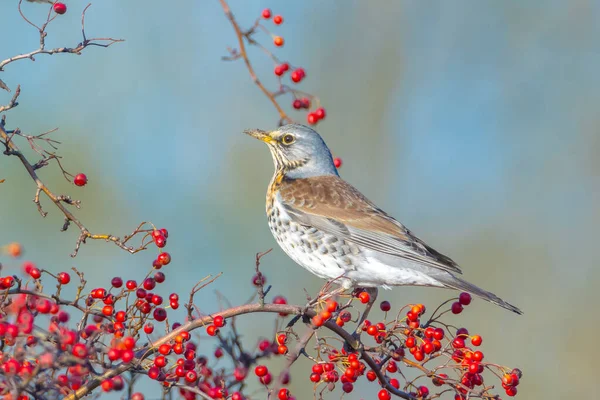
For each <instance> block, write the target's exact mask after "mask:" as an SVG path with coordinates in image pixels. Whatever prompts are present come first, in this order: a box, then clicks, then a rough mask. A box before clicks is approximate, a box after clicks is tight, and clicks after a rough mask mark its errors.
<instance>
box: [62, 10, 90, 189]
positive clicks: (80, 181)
mask: <svg viewBox="0 0 600 400" xmlns="http://www.w3.org/2000/svg"><path fill="white" fill-rule="evenodd" d="M58 4H62V3H55V4H54V10H56V6H57V5H58ZM62 5H63V7H65V11H67V6H65V5H64V4H62ZM59 14H64V12H61V13H59ZM73 183H74V184H75V185H76V186H85V184H86V183H87V176H85V174H77V175H75V178H74V179H73Z"/></svg>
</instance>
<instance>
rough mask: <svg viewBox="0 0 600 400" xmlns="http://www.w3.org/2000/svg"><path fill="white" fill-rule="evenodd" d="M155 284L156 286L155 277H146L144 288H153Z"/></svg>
mask: <svg viewBox="0 0 600 400" xmlns="http://www.w3.org/2000/svg"><path fill="white" fill-rule="evenodd" d="M155 286H156V282H155V281H154V279H153V278H146V279H144V289H146V290H152V289H154V287H155Z"/></svg>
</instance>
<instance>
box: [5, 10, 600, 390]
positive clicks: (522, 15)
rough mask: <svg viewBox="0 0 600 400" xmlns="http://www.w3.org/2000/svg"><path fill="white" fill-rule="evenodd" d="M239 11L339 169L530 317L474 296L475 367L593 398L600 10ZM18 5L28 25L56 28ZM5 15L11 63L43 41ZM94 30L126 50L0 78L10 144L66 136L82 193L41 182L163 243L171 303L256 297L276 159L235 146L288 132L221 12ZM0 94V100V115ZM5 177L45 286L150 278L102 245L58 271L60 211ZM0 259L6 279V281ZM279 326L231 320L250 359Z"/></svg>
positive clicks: (58, 39) (123, 14)
mask: <svg viewBox="0 0 600 400" xmlns="http://www.w3.org/2000/svg"><path fill="white" fill-rule="evenodd" d="M66 3H67V5H68V7H69V10H68V12H67V13H66V14H65V15H63V16H60V17H59V18H57V19H56V21H54V22H53V23H52V24H51V25H50V27H49V36H48V39H47V43H48V46H49V47H56V46H64V45H67V46H75V45H76V44H77V43H78V42H79V41H80V33H79V24H80V14H81V10H82V9H83V7H84V5H85V4H84V3H81V2H79V1H68V2H66ZM230 6H231V7H232V9H233V11H234V13H235V15H236V16H237V18H238V20H239V21H240V23H241V25H242V26H246V27H247V26H250V25H251V23H252V22H253V21H254V19H255V18H256V17H257V16H258V15H259V14H260V12H261V10H262V9H263V8H264V7H271V8H272V9H273V11H274V13H276V14H277V13H281V14H282V15H283V17H284V19H285V22H284V24H283V25H281V26H280V27H276V28H275V29H273V30H274V31H275V32H277V33H278V34H281V35H282V36H283V37H284V38H285V40H286V45H285V47H284V48H282V49H278V50H277V55H278V56H280V57H281V58H282V59H287V60H289V61H291V62H292V63H293V64H295V65H301V66H303V67H305V68H306V71H307V79H306V81H305V82H303V83H302V84H301V86H300V88H301V89H303V90H306V91H310V92H313V93H315V94H318V95H319V96H320V97H321V99H322V102H323V104H324V106H325V107H326V109H327V112H328V117H327V119H326V120H325V121H324V122H322V123H321V124H320V125H319V126H318V130H319V132H320V133H321V134H322V135H323V136H324V138H325V140H326V141H327V143H328V144H329V146H330V147H331V149H332V151H333V152H334V155H337V156H341V157H342V158H343V160H344V166H343V167H342V169H341V175H342V176H343V177H344V178H345V179H347V180H348V181H350V182H351V183H352V184H354V185H355V186H356V187H358V188H359V189H360V190H362V191H363V192H364V193H365V194H366V195H367V196H368V197H370V198H371V199H372V200H373V201H375V202H376V203H377V204H378V205H379V206H381V207H382V208H383V209H385V210H386V211H388V212H389V213H390V214H392V215H394V216H395V217H397V218H398V219H399V220H401V221H402V222H403V223H405V224H406V225H407V226H408V227H409V228H411V229H412V230H413V231H414V232H415V233H416V234H417V235H419V236H421V237H422V238H423V239H425V240H426V241H427V242H428V243H430V244H431V245H433V247H434V248H436V249H438V250H439V251H442V252H443V253H446V254H448V255H450V256H451V257H452V258H454V259H455V260H456V261H457V262H458V263H459V264H461V266H462V267H463V270H464V272H465V277H466V278H467V279H468V280H470V281H472V282H474V283H476V284H478V285H480V286H482V287H484V288H486V289H488V290H490V291H493V292H495V293H496V294H498V295H500V296H501V297H503V298H505V299H506V300H508V301H510V302H511V303H514V304H516V305H518V306H519V307H521V308H522V309H523V310H524V312H525V315H524V316H521V317H519V316H516V315H513V314H511V313H509V312H507V311H505V310H503V309H501V308H498V307H495V306H492V305H490V304H488V303H485V302H483V301H475V302H474V304H473V305H472V306H469V307H468V308H467V310H466V312H465V313H464V314H463V315H461V316H460V317H451V318H450V320H451V321H453V322H455V323H456V324H458V325H465V326H468V327H469V328H470V329H471V332H472V333H474V332H473V331H476V332H477V333H479V334H481V335H482V336H483V338H484V345H483V350H484V351H485V354H486V358H487V359H489V360H494V361H496V362H498V363H502V364H508V365H511V366H518V367H520V368H522V370H523V371H524V379H523V381H522V384H521V386H520V387H519V393H520V394H519V396H518V397H520V398H522V399H542V398H544V399H559V398H597V397H599V390H598V385H597V383H596V382H595V380H596V378H597V374H598V367H597V364H596V362H597V360H598V356H599V355H600V353H599V351H598V348H597V346H595V345H594V340H593V335H594V332H596V331H597V330H598V329H599V328H600V324H599V322H600V321H599V319H600V318H599V317H598V311H597V310H596V306H598V305H599V304H600V295H599V292H598V290H597V288H596V286H597V284H598V282H599V278H600V269H599V268H598V261H599V257H598V253H596V250H595V246H596V245H595V244H594V243H595V241H596V240H597V239H598V233H597V229H598V228H597V227H598V224H599V223H600V213H599V211H598V203H599V200H600V182H599V172H598V171H599V168H600V161H599V158H598V157H597V153H598V151H599V150H600V135H599V132H598V131H599V123H600V114H599V113H598V104H599V103H600V84H599V81H598V79H597V76H598V65H599V62H600V45H599V44H598V40H597V38H598V37H600V19H599V17H600V6H599V3H598V2H595V1H583V0H575V1H569V2H567V1H548V2H543V3H542V2H533V1H525V2H508V1H507V2H481V1H455V2H441V1H440V2H392V1H370V2H367V1H331V2H321V1H316V0H311V1H308V0H307V1H300V2H275V1H242V0H232V1H231V2H230ZM23 8H24V10H25V11H26V13H27V15H28V16H30V17H31V19H32V20H35V21H42V20H43V19H44V18H45V15H46V12H47V8H46V6H44V5H39V4H28V3H27V4H24V6H23ZM0 15H2V19H3V30H4V31H5V35H4V40H3V41H2V43H1V44H0V59H5V58H8V57H10V56H13V55H16V54H19V53H22V52H28V51H31V50H34V49H35V48H36V47H37V43H38V37H37V32H36V31H35V30H34V29H33V28H31V27H30V26H28V25H27V24H26V23H25V22H24V21H23V20H22V19H21V18H20V17H19V15H18V12H17V1H16V0H11V1H3V2H2V3H1V4H0ZM87 33H88V36H89V37H94V36H100V37H105V36H112V37H118V38H124V39H126V42H124V43H121V44H117V45H114V46H113V47H111V48H109V49H101V48H89V49H86V50H85V52H84V54H83V55H82V56H79V57H78V56H74V55H54V56H44V55H40V56H38V57H37V59H36V61H35V62H30V61H27V60H25V61H21V62H18V63H13V64H11V65H9V66H8V67H7V68H6V71H5V72H4V73H2V74H0V78H1V79H3V80H4V81H5V82H6V83H7V84H8V85H9V87H11V88H12V89H15V88H16V85H17V84H19V83H20V84H21V85H22V95H21V98H20V105H19V107H18V108H16V109H14V110H12V111H10V112H9V113H7V118H8V128H14V127H19V128H21V129H22V130H23V131H24V132H26V133H31V134H36V133H40V132H43V131H46V130H49V129H51V128H54V127H59V128H60V130H59V131H58V132H57V133H55V134H54V138H55V139H57V140H60V141H62V142H63V144H62V145H61V147H60V154H62V155H63V156H64V165H65V167H66V168H67V169H68V170H69V171H71V172H74V173H76V172H85V173H86V174H87V176H88V178H89V184H88V186H86V187H85V188H76V187H74V186H72V185H71V184H69V183H68V182H65V180H64V179H63V178H62V176H61V175H60V173H59V171H58V169H57V168H55V167H49V168H44V169H43V170H41V171H40V175H41V177H42V178H43V180H44V181H45V182H46V183H47V184H48V185H49V186H50V187H51V188H52V189H53V190H54V191H55V193H65V194H70V195H72V196H73V197H75V198H78V199H81V200H82V201H83V208H82V210H80V211H78V213H77V215H78V216H79V217H80V218H81V220H82V221H83V222H84V223H85V224H86V225H87V226H88V228H90V229H91V230H92V231H94V232H97V233H114V234H118V235H122V234H124V233H128V232H130V231H131V230H132V229H133V228H134V227H135V226H136V225H137V224H138V223H139V222H141V221H142V220H151V221H152V222H154V223H155V224H157V225H158V226H161V227H162V226H164V227H167V228H168V229H169V231H170V237H169V244H168V251H169V252H170V253H171V254H172V255H173V259H174V261H173V263H172V264H171V265H169V266H168V268H167V269H168V271H166V272H167V283H165V285H166V287H163V289H162V290H164V294H166V293H168V292H169V291H171V290H181V291H185V290H186V289H187V288H188V287H191V286H192V283H193V282H195V281H196V280H198V279H200V278H202V277H204V276H206V275H208V274H214V273H218V272H219V271H223V272H224V275H223V276H222V277H221V278H220V279H218V280H217V282H215V283H214V284H213V285H212V286H211V287H210V288H208V289H206V290H204V291H203V292H201V293H199V294H198V296H197V304H198V305H199V307H200V309H201V310H203V311H205V312H213V311H216V310H218V309H219V307H220V305H219V304H218V302H217V296H216V295H215V290H218V291H220V292H222V293H224V294H225V295H226V297H227V298H228V299H229V301H230V302H231V303H233V304H236V303H240V302H243V301H245V300H246V299H247V298H248V297H249V295H250V294H251V292H252V288H251V287H250V284H249V282H250V278H251V276H252V273H253V270H252V269H253V260H254V254H255V253H256V252H259V251H264V250H267V249H269V248H270V247H274V246H276V244H275V242H274V240H273V238H272V237H271V234H270V233H269V230H268V227H267V224H266V218H265V215H264V214H265V213H264V194H265V190H266V186H267V183H268V181H269V178H270V176H271V174H272V164H271V159H270V155H269V154H268V151H267V149H265V148H264V146H262V145H261V144H259V143H257V142H256V141H253V140H251V139H250V138H248V137H245V136H244V135H242V134H241V131H242V130H243V129H247V128H255V127H259V128H263V129H270V128H274V127H275V125H276V122H277V115H276V113H275V110H274V109H273V107H272V105H271V104H270V103H269V101H268V100H267V99H266V98H265V97H263V96H262V94H261V93H260V92H259V91H258V90H257V88H256V87H255V86H254V85H253V84H252V82H251V81H250V79H249V77H248V74H247V71H246V69H245V67H244V65H243V63H242V62H241V61H237V62H223V61H221V59H220V57H221V56H223V55H226V54H227V51H226V48H227V46H232V47H235V46H236V45H237V42H236V39H235V36H234V34H233V30H232V28H231V26H230V24H229V22H228V21H227V20H226V19H225V17H224V15H223V11H222V9H221V8H220V6H219V3H218V1H216V0H210V1H208V0H205V1H187V0H185V1H179V2H164V1H154V0H150V1H144V2H141V1H138V2H122V1H117V0H104V1H97V2H95V3H94V4H93V6H92V7H91V8H90V10H89V11H88V15H87ZM258 38H259V39H261V40H262V41H263V43H265V44H266V45H268V46H269V47H272V46H271V42H270V39H269V38H268V37H267V36H265V35H263V34H261V35H259V36H258ZM250 54H251V56H252V58H253V60H254V62H255V66H256V69H257V71H258V72H259V74H260V76H261V78H262V79H263V81H264V82H265V84H267V85H268V86H269V87H271V88H274V87H275V86H274V85H275V79H273V75H272V64H271V62H270V61H269V60H268V59H267V58H266V57H264V55H263V54H262V53H260V51H258V50H257V49H251V53H250ZM9 98H10V94H9V93H5V92H0V103H2V104H5V103H7V102H8V100H9ZM285 105H286V107H288V109H291V107H289V105H288V104H285ZM290 112H292V115H293V116H294V117H297V118H298V120H300V121H303V119H304V114H303V113H298V114H294V112H293V111H291V110H290ZM21 147H23V148H26V147H27V145H26V144H22V146H21ZM0 178H5V179H6V182H5V183H3V184H1V185H0V196H1V197H0V198H1V203H0V204H1V205H2V212H0V243H8V242H12V241H18V242H21V243H23V244H24V246H25V249H26V254H25V259H30V260H34V261H36V262H37V263H38V264H39V265H40V266H41V267H44V268H48V269H50V270H52V271H56V272H58V271H60V270H66V269H70V267H72V266H76V267H77V268H79V269H81V270H83V271H85V273H86V277H87V278H88V280H89V281H90V282H96V284H98V282H106V283H108V281H109V280H110V278H111V277H112V276H114V275H121V276H123V277H124V278H132V277H136V278H139V277H140V276H142V274H144V273H145V271H146V270H147V268H148V267H149V265H150V263H151V261H152V258H153V257H154V251H151V252H150V253H142V254H139V255H136V256H131V255H129V254H127V253H125V252H123V251H121V250H119V249H118V248H117V247H115V246H112V245H109V244H105V243H102V242H91V243H89V244H87V245H85V246H84V247H83V248H82V250H81V252H80V254H79V256H78V257H77V258H76V259H71V258H70V257H69V254H70V253H71V251H72V247H73V245H74V243H75V238H76V231H75V230H74V229H71V230H70V231H69V232H67V233H60V232H59V228H60V226H61V225H62V218H61V216H60V214H59V212H58V211H57V210H55V209H54V208H53V207H51V206H50V204H49V202H48V201H47V200H46V199H43V200H42V202H43V205H44V206H45V208H46V210H47V211H49V212H50V214H49V215H48V217H47V218H46V219H45V220H43V219H42V218H41V217H40V215H39V214H38V212H37V210H36V208H35V206H34V204H33V203H31V199H32V198H33V195H34V184H33V182H32V181H31V180H30V179H29V178H28V176H27V173H26V171H25V169H24V168H23V167H22V165H21V164H20V163H19V161H18V160H17V159H16V158H15V157H13V158H8V157H2V158H1V159H0ZM0 261H2V262H3V263H4V264H5V266H6V267H8V268H9V271H10V270H11V269H10V268H14V269H16V268H17V267H18V265H19V263H18V262H15V261H12V260H9V259H7V258H3V259H1V260H0ZM263 271H264V272H265V273H266V275H267V277H268V279H269V283H271V284H273V285H274V289H273V292H272V293H273V294H277V293H281V294H284V295H285V296H287V297H288V299H289V300H290V301H292V302H303V301H304V298H305V295H304V292H303V290H302V289H303V288H306V289H307V290H308V291H309V292H312V293H314V292H316V290H317V289H318V288H319V287H320V285H321V284H322V282H321V281H320V280H318V279H317V278H315V277H313V276H312V275H310V274H309V273H307V272H305V271H304V270H303V269H301V268H299V267H298V266H296V265H295V264H294V263H293V262H292V261H291V260H289V259H288V258H287V257H285V256H284V254H283V253H282V252H281V251H280V250H279V249H278V248H276V249H275V250H274V252H273V253H272V254H270V255H269V256H267V257H266V258H265V259H264V263H263ZM451 294H452V293H451V292H448V291H444V290H439V289H422V288H398V289H395V290H393V291H391V292H385V293H383V294H382V295H381V299H388V300H391V301H393V304H396V305H403V304H406V303H409V302H424V303H426V304H428V305H435V304H436V303H437V302H439V301H441V300H444V299H446V298H448V297H449V296H450V295H451ZM271 319H272V318H271V317H264V316H259V317H247V318H245V319H243V318H242V320H241V321H240V324H242V327H243V329H244V331H245V332H247V334H246V336H247V339H248V341H249V342H253V341H254V340H255V337H257V336H258V335H261V334H262V335H270V333H271V328H270V322H269V321H271ZM257 321H261V324H262V321H264V324H266V325H264V326H267V327H268V328H266V329H265V328H264V327H261V326H260V324H258V323H257ZM203 343H204V344H205V346H206V349H209V350H210V349H212V348H213V347H214V343H213V342H210V341H208V340H206V341H204V342H203ZM297 371H298V372H297V374H296V375H295V376H294V377H293V382H292V385H291V389H292V391H293V392H294V393H296V394H297V396H298V398H299V399H308V398H311V397H312V394H311V391H310V390H309V389H310V388H309V386H310V385H309V384H307V382H308V379H307V376H308V373H307V372H306V369H305V368H298V369H297ZM367 386H368V387H367V388H364V387H363V388H362V389H359V390H358V393H359V394H354V395H353V396H349V397H350V398H358V397H359V395H360V396H365V397H367V398H374V396H376V393H377V390H376V388H375V387H374V386H371V385H367ZM153 388H155V386H153V384H148V385H147V386H146V392H147V393H151V391H152V390H154V389H153ZM303 391H304V392H303ZM337 396H338V395H333V397H332V398H336V397H337ZM150 398H152V397H151V396H150Z"/></svg>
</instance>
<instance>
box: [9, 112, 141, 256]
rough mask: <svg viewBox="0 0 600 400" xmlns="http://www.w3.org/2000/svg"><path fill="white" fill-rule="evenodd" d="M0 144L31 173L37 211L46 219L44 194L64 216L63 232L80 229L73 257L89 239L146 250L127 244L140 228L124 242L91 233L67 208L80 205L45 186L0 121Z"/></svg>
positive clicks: (129, 250) (124, 247)
mask: <svg viewBox="0 0 600 400" xmlns="http://www.w3.org/2000/svg"><path fill="white" fill-rule="evenodd" d="M0 142H1V143H2V144H3V145H4V147H5V150H4V154H5V155H8V156H16V157H17V158H18V159H19V160H20V161H21V163H22V164H23V166H24V167H25V169H26V170H27V172H28V173H29V176H30V177H31V179H33V181H34V182H35V184H36V193H35V197H34V200H33V201H34V203H35V205H36V206H37V209H38V211H39V212H40V214H41V215H42V216H44V217H45V216H46V214H47V213H46V212H45V211H43V209H42V206H41V204H40V194H41V193H42V192H43V193H44V194H45V195H46V196H47V197H48V198H49V199H50V200H51V201H52V202H53V203H54V205H55V206H56V207H57V208H58V209H59V210H60V211H61V212H62V213H63V214H64V217H65V223H64V225H63V229H62V230H63V231H64V230H66V228H68V226H69V225H70V223H73V224H75V225H76V226H77V227H78V228H79V232H80V233H79V236H78V238H77V240H76V242H75V250H74V251H73V253H72V254H71V257H75V256H76V255H77V253H78V252H79V248H80V246H81V244H82V243H85V242H86V240H87V239H93V240H105V241H107V242H112V243H114V244H115V245H117V246H118V247H120V248H122V249H123V250H126V251H128V252H129V253H131V254H135V253H137V252H139V251H141V250H145V249H146V247H147V244H146V245H142V246H140V247H138V248H134V247H132V246H128V245H127V244H126V242H127V241H128V240H129V239H130V238H131V237H132V236H134V235H136V234H137V233H141V232H145V230H141V229H140V228H139V227H138V229H136V230H135V231H134V232H133V233H132V234H131V235H129V236H126V237H125V238H124V239H123V240H121V238H119V237H117V236H114V235H111V234H95V233H92V232H90V230H89V229H88V228H87V227H86V226H85V225H84V224H83V223H82V222H81V221H80V220H79V219H78V218H77V217H76V216H75V215H73V213H72V212H71V211H69V209H68V208H67V207H66V206H65V204H67V205H69V204H73V205H75V204H78V203H76V202H75V201H73V200H71V199H70V198H69V197H67V196H62V195H56V194H55V193H53V192H52V191H51V190H50V189H49V188H48V186H46V185H45V184H44V182H42V180H41V179H40V178H39V176H38V175H37V173H36V169H35V167H34V165H33V164H31V163H30V162H29V160H27V158H26V157H25V155H24V154H23V153H22V152H21V150H20V149H19V148H18V147H17V145H16V144H15V143H14V141H13V140H12V137H11V134H10V133H9V132H8V131H7V130H6V128H5V121H4V120H2V121H0ZM63 203H65V204H63ZM142 225H143V224H142Z"/></svg>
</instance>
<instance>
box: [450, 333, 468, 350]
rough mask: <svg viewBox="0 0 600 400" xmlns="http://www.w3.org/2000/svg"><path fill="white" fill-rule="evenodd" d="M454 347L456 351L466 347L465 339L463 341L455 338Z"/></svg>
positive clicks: (458, 337)
mask: <svg viewBox="0 0 600 400" xmlns="http://www.w3.org/2000/svg"><path fill="white" fill-rule="evenodd" d="M452 347H454V348H455V349H462V348H463V347H465V339H463V338H462V337H460V336H457V337H455V338H454V340H453V341H452Z"/></svg>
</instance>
